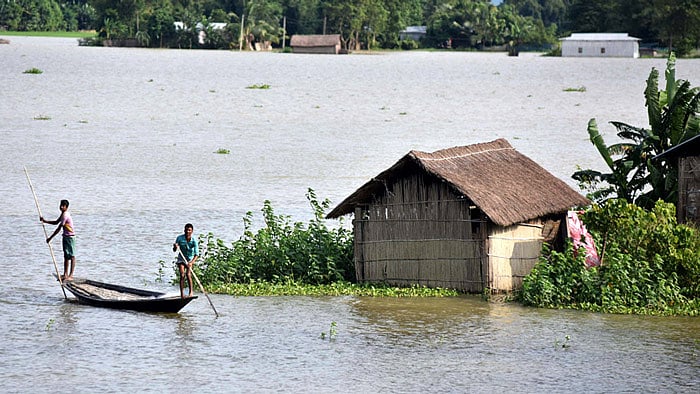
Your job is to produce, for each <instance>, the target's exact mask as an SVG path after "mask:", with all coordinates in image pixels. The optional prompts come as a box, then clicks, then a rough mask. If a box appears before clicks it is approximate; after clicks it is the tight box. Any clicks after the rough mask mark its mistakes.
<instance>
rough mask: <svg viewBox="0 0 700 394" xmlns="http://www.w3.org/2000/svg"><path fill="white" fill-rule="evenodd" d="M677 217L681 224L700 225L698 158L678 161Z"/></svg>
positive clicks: (699, 171)
mask: <svg viewBox="0 0 700 394" xmlns="http://www.w3.org/2000/svg"><path fill="white" fill-rule="evenodd" d="M677 216H678V221H679V222H681V223H695V224H698V225H700V156H688V157H681V158H680V159H679V163H678V209H677Z"/></svg>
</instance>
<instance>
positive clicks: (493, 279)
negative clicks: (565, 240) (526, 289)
mask: <svg viewBox="0 0 700 394" xmlns="http://www.w3.org/2000/svg"><path fill="white" fill-rule="evenodd" d="M542 228H543V226H542V225H539V224H522V223H521V224H516V225H513V226H509V227H500V226H495V225H494V226H492V227H491V229H490V231H489V242H488V245H489V248H488V261H489V264H488V267H489V287H490V288H491V289H492V290H496V291H511V290H515V289H517V288H520V287H521V286H522V283H523V278H524V277H525V276H526V275H527V274H529V273H530V271H531V270H532V268H533V267H534V266H535V263H537V259H538V258H539V256H540V251H541V249H542V241H543V237H542Z"/></svg>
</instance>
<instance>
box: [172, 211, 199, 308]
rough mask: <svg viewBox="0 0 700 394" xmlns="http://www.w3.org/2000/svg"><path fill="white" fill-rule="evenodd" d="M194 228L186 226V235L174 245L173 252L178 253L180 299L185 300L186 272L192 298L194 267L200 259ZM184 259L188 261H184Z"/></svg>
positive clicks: (189, 225) (180, 237)
mask: <svg viewBox="0 0 700 394" xmlns="http://www.w3.org/2000/svg"><path fill="white" fill-rule="evenodd" d="M193 232H194V226H192V223H187V224H186V225H185V233H184V234H180V235H178V236H177V238H176V239H175V243H174V244H173V252H178V253H177V268H178V269H179V270H180V297H181V298H185V290H184V288H185V283H184V282H185V271H186V272H187V287H188V290H189V294H188V295H189V296H190V297H192V267H193V266H194V262H195V261H197V257H199V245H198V244H197V239H196V238H194V237H193V236H192V233H193ZM183 256H184V258H185V259H186V260H185V259H183Z"/></svg>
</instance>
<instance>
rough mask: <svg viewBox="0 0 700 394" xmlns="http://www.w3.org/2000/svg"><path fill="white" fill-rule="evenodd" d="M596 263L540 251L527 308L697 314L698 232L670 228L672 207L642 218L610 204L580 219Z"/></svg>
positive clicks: (640, 212) (629, 207) (524, 297)
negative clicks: (595, 250) (597, 259)
mask: <svg viewBox="0 0 700 394" xmlns="http://www.w3.org/2000/svg"><path fill="white" fill-rule="evenodd" d="M583 220H584V222H585V223H586V225H587V227H588V230H589V232H591V233H592V234H593V235H594V238H595V240H596V244H597V246H598V251H599V253H600V254H601V257H602V264H601V266H600V267H593V268H586V266H585V264H584V260H583V254H579V256H578V257H575V256H574V252H573V250H572V247H571V245H568V247H567V249H566V250H565V251H564V252H556V251H552V250H549V249H547V248H546V247H545V248H544V249H543V255H542V258H541V259H540V262H539V263H538V264H537V265H536V266H535V268H534V269H533V270H532V272H531V273H530V274H529V275H528V276H527V277H526V278H525V280H524V282H523V289H522V292H521V294H520V298H521V301H522V302H523V303H525V304H527V305H535V306H541V307H555V308H559V307H571V308H581V309H589V310H596V311H606V312H614V313H653V314H689V315H697V314H699V313H700V288H699V287H700V285H699V283H700V232H699V231H698V229H696V228H693V227H690V226H686V225H679V224H677V223H676V217H675V208H674V206H673V205H672V204H668V203H664V202H661V201H660V202H657V204H656V206H655V207H654V209H653V210H652V211H645V210H644V209H642V208H639V207H637V206H635V205H633V204H629V203H627V202H626V201H624V200H609V201H608V202H606V203H604V204H602V205H599V206H598V205H596V206H594V207H593V208H592V209H591V210H590V211H588V212H586V213H585V214H584V215H583Z"/></svg>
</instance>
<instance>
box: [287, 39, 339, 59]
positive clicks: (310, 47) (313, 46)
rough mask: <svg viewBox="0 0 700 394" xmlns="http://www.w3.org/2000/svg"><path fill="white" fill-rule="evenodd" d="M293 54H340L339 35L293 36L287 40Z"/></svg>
mask: <svg viewBox="0 0 700 394" xmlns="http://www.w3.org/2000/svg"><path fill="white" fill-rule="evenodd" d="M289 45H290V46H291V47H292V52H294V53H316V54H318V53H322V54H323V53H325V54H332V55H337V54H339V53H340V34H311V35H301V34H295V35H293V36H292V38H291V39H290V40H289Z"/></svg>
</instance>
